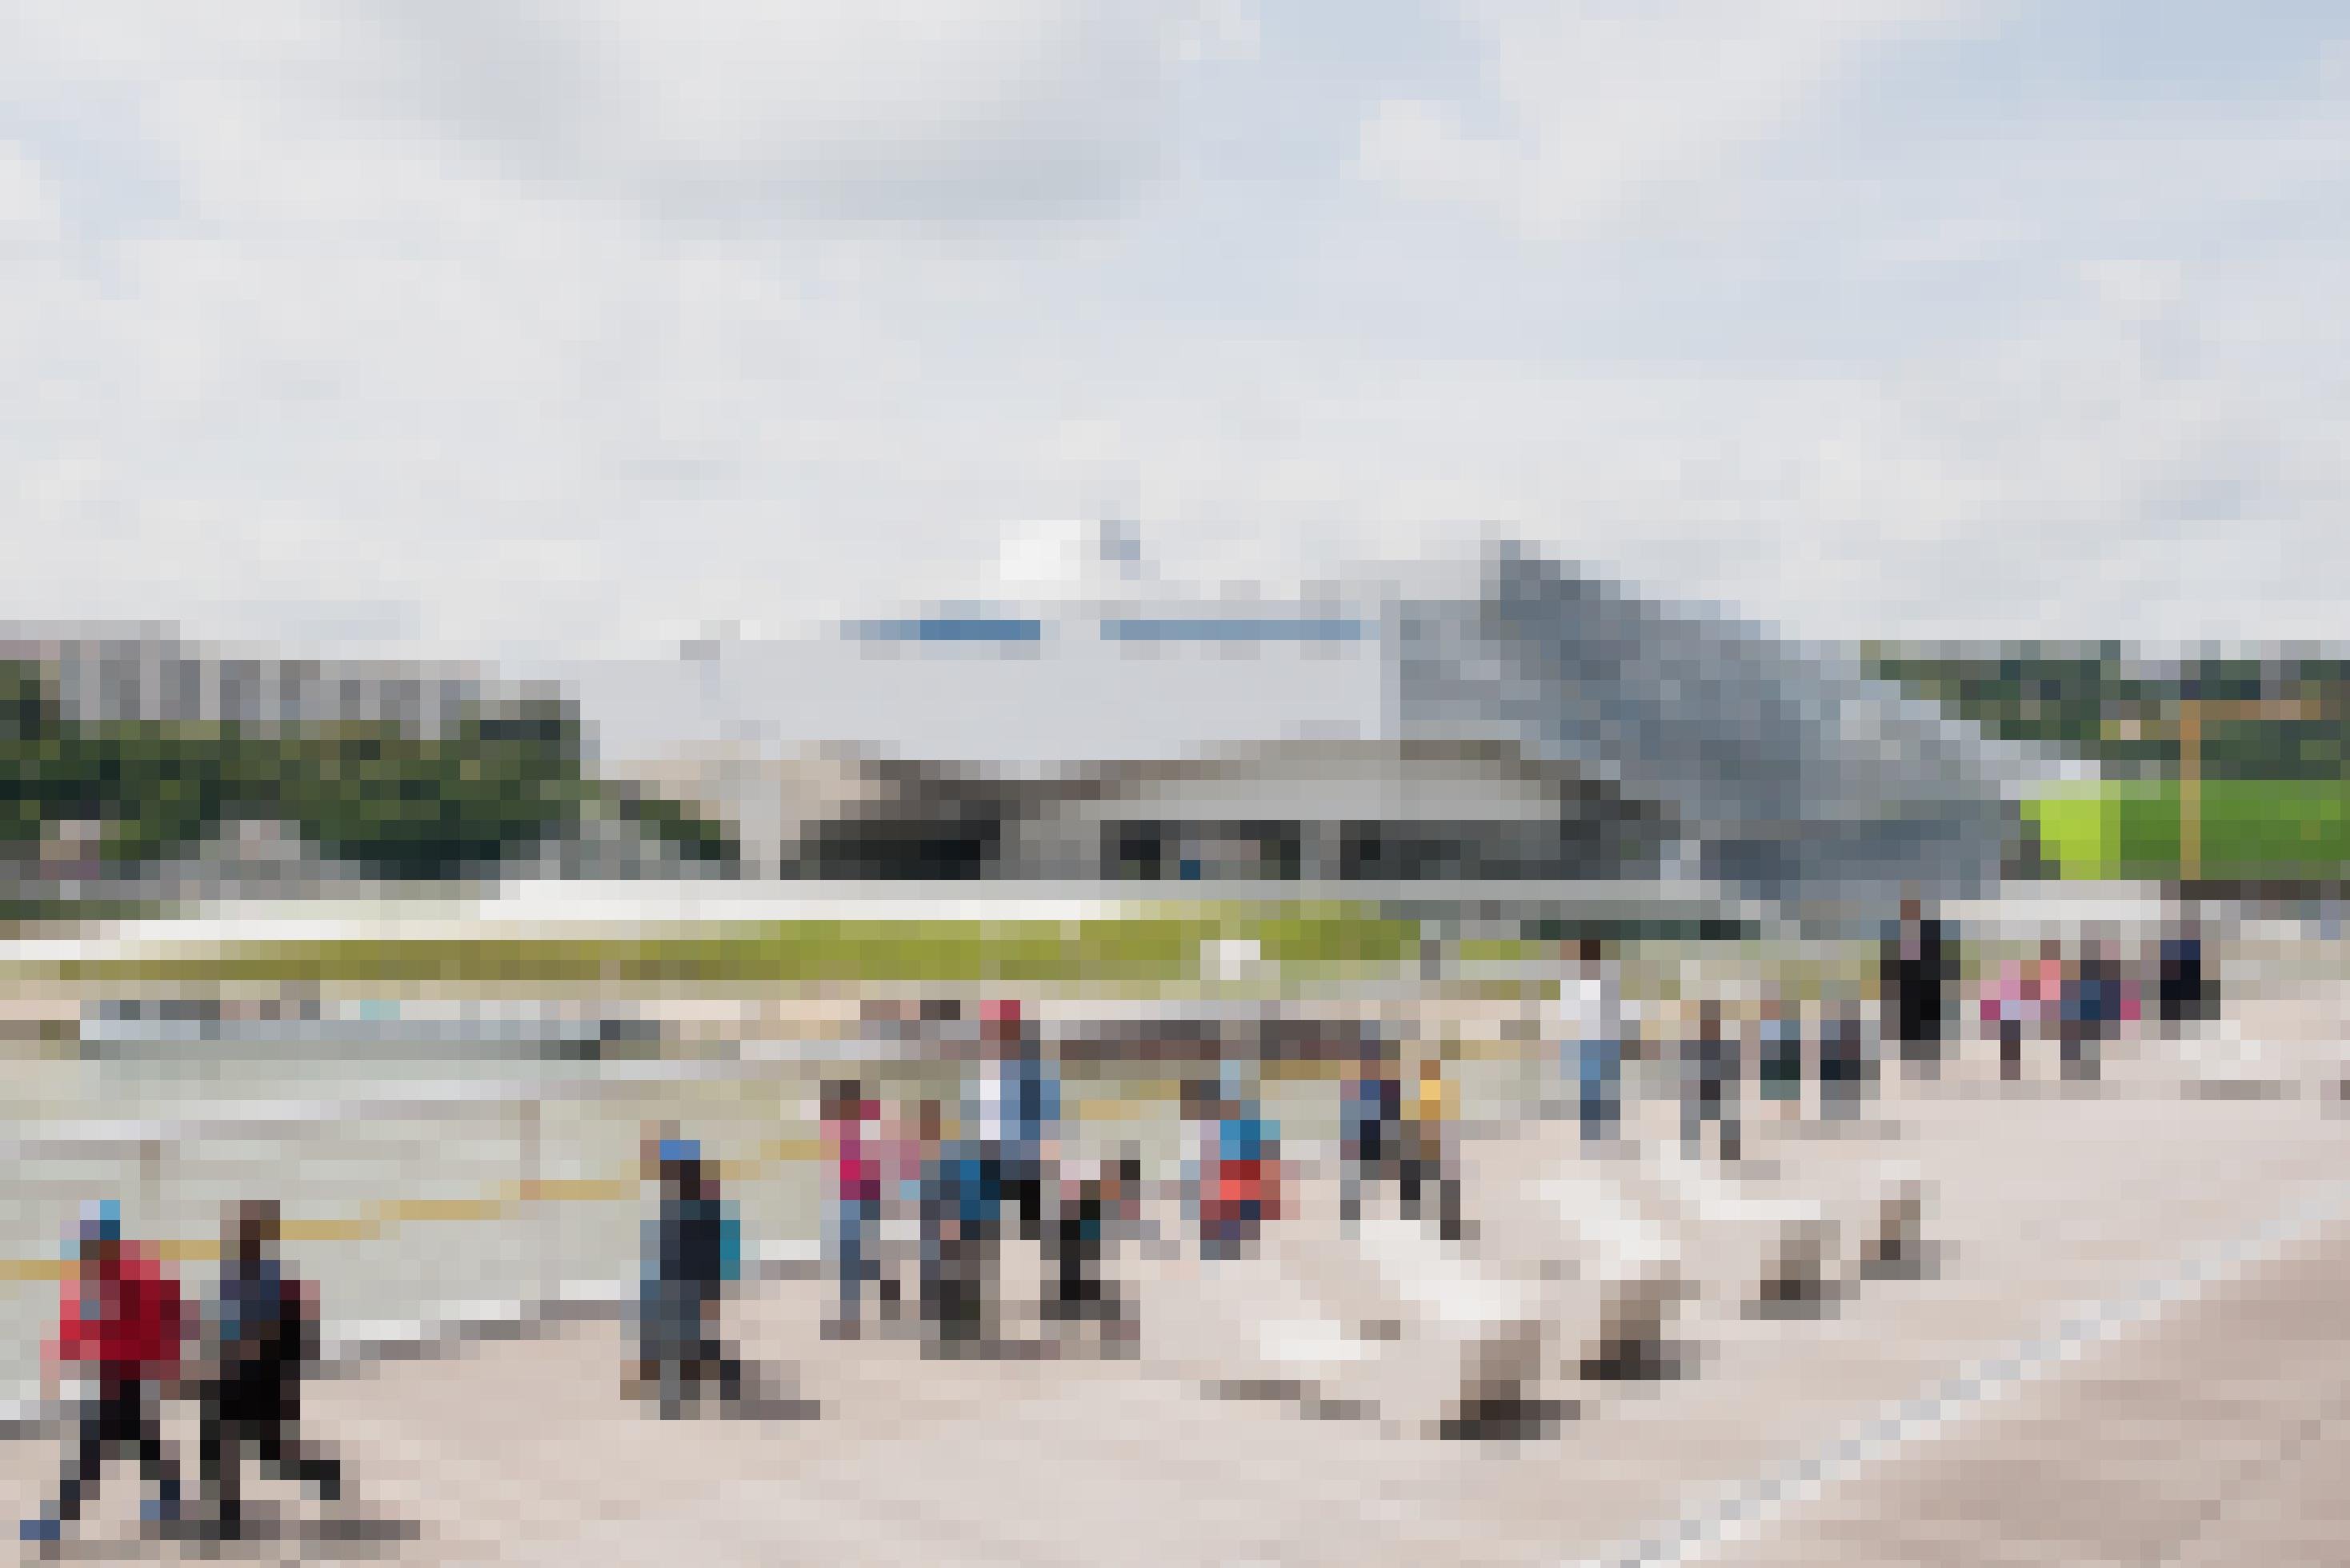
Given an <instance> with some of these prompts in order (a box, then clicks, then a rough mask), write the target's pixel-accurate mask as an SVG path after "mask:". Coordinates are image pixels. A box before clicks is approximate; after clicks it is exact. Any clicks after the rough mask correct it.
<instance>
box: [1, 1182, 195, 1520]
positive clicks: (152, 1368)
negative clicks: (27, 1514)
mask: <svg viewBox="0 0 2350 1568" xmlns="http://www.w3.org/2000/svg"><path fill="white" fill-rule="evenodd" d="M73 1246H74V1268H73V1270H72V1272H71V1273H70V1274H68V1277H67V1279H66V1282H65V1286H64V1289H63V1291H62V1292H61V1293H60V1297H59V1301H58V1306H57V1336H56V1338H55V1339H53V1340H51V1341H50V1342H49V1344H48V1345H47V1346H45V1347H44V1355H43V1358H42V1359H43V1367H42V1371H43V1383H44V1385H45V1392H47V1393H49V1394H50V1395H51V1396H52V1397H54V1395H55V1393H56V1391H57V1386H58V1384H59V1382H60V1380H61V1379H62V1377H63V1375H64V1374H65V1373H66V1372H67V1371H68V1369H73V1370H76V1371H79V1372H83V1373H85V1374H86V1376H85V1379H84V1381H86V1382H87V1383H88V1385H89V1387H88V1391H87V1392H86V1393H85V1394H84V1396H83V1397H82V1398H81V1401H80V1405H79V1407H78V1409H77V1410H76V1411H75V1413H74V1419H73V1436H72V1437H71V1438H69V1439H68V1448H67V1450H66V1463H65V1473H64V1476H63V1478H62V1479H61V1480H59V1482H58V1486H57V1501H55V1502H54V1503H53V1504H51V1505H50V1506H49V1507H48V1508H47V1510H46V1511H43V1512H41V1513H39V1514H36V1515H35V1516H34V1517H33V1518H30V1519H27V1520H26V1521H24V1523H23V1525H22V1526H21V1527H20V1530H19V1533H20V1534H21V1535H22V1537H23V1538H24V1539H25V1540H26V1541H31V1542H43V1543H47V1542H56V1541H57V1540H59V1539H60V1538H61V1537H62V1535H63V1533H64V1529H65V1526H67V1525H68V1524H71V1523H73V1522H74V1521H76V1520H78V1519H79V1518H80V1517H81V1510H82V1505H83V1503H84V1502H86V1501H88V1496H89V1493H90V1491H91V1490H93V1489H94V1488H95V1487H96V1486H97V1485H98V1481H99V1476H100V1475H101V1474H102V1473H103V1471H104V1469H105V1468H106V1461H107V1459H108V1456H109V1453H110V1452H111V1451H112V1450H114V1449H118V1448H122V1447H129V1448H131V1449H135V1450H136V1452H137V1454H138V1457H139V1466H140V1470H141V1471H142V1472H143V1473H144V1475H145V1476H146V1479H147V1480H148V1482H149V1483H150V1484H151V1485H152V1486H153V1487H154V1489H155V1495H154V1496H153V1497H152V1498H151V1499H149V1500H148V1501H147V1502H146V1503H145V1504H144V1505H143V1506H142V1507H141V1509H140V1516H141V1517H142V1518H143V1519H145V1520H147V1521H150V1522H152V1523H161V1524H173V1523H177V1522H178V1521H179V1518H180V1472H179V1467H178V1465H177V1463H176V1462H175V1461H174V1460H173V1459H172V1453H171V1451H170V1450H169V1449H166V1448H165V1447H164V1445H163V1436H162V1431H161V1425H160V1420H161V1405H162V1400H163V1398H164V1397H165V1395H166V1394H167V1393H169V1392H172V1391H174V1390H175V1386H176V1384H177V1382H178V1379H179V1374H180V1357H181V1353H182V1346H183V1345H184V1343H185V1340H186V1336H187V1331H188V1327H189V1324H188V1322H187V1319H186V1314H185V1309H184V1306H183V1303H182V1299H181V1295H180V1288H179V1286H178V1284H177V1283H176V1282H173V1281H172V1277H171V1276H170V1275H169V1274H167V1273H165V1272H163V1270H162V1268H161V1265H160V1264H158V1263H157V1262H155V1260H154V1259H153V1258H152V1257H151V1255H149V1254H148V1252H147V1251H145V1250H144V1249H143V1248H140V1247H136V1246H133V1245H131V1244H130V1243H129V1242H126V1241H124V1240H123V1239H122V1217H121V1211H120V1209H119V1208H118V1207H117V1206H116V1204H115V1203H114V1201H113V1200H112V1199H103V1200H100V1201H98V1202H94V1203H91V1204H89V1205H88V1206H86V1207H85V1208H84V1209H83V1210H82V1213H81V1219H80V1222H79V1224H78V1226H77V1227H76V1229H75V1231H74V1237H73Z"/></svg>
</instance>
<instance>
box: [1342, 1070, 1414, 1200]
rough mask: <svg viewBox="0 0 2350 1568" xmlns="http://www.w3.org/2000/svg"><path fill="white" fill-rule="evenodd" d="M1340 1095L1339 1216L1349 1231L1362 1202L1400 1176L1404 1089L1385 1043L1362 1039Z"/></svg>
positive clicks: (1392, 1183)
mask: <svg viewBox="0 0 2350 1568" xmlns="http://www.w3.org/2000/svg"><path fill="white" fill-rule="evenodd" d="M1341 1092H1342V1094H1343V1096H1344V1101H1343V1103H1342V1105H1341V1106H1340V1117H1341V1122H1340V1133H1339V1136H1340V1142H1339V1175H1338V1214H1339V1218H1340V1219H1341V1220H1344V1221H1345V1222H1346V1223H1347V1224H1349V1225H1351V1224H1354V1223H1355V1222H1356V1221H1357V1220H1358V1219H1359V1218H1360V1217H1361V1215H1362V1206H1363V1199H1365V1197H1366V1196H1367V1195H1368V1194H1370V1193H1372V1192H1374V1191H1376V1190H1377V1189H1378V1188H1381V1187H1385V1186H1391V1185H1394V1184H1395V1183H1396V1182H1397V1181H1398V1180H1399V1178H1400V1176H1401V1170H1400V1166H1401V1162H1402V1155H1401V1151H1400V1149H1399V1143H1400V1141H1401V1137H1402V1131H1403V1127H1402V1121H1403V1085H1402V1083H1401V1081H1400V1080H1399V1079H1398V1078H1397V1076H1396V1074H1395V1064H1394V1061H1393V1054H1392V1052H1391V1050H1390V1048H1389V1047H1388V1045H1387V1044H1386V1043H1385V1042H1384V1041H1382V1040H1381V1039H1379V1038H1378V1036H1376V1035H1372V1036H1368V1037H1367V1038H1365V1039H1364V1041H1363V1042H1362V1045H1361V1049H1360V1050H1359V1052H1358V1053H1357V1057H1356V1066H1355V1072H1354V1075H1352V1076H1351V1077H1350V1078H1348V1079H1347V1084H1346V1086H1345V1088H1344V1089H1343V1090H1342V1091H1341Z"/></svg>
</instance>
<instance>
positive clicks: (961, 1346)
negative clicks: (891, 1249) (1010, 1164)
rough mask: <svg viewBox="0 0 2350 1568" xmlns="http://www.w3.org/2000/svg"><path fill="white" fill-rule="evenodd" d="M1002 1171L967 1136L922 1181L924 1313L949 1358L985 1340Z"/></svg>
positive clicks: (993, 1157) (952, 1145)
mask: <svg viewBox="0 0 2350 1568" xmlns="http://www.w3.org/2000/svg"><path fill="white" fill-rule="evenodd" d="M923 1186H924V1189H925V1190H924V1194H923V1200H922V1220H923V1230H924V1232H925V1238H924V1244H923V1248H922V1295H923V1303H922V1314H923V1316H924V1317H926V1318H927V1319H929V1320H930V1322H931V1325H932V1326H933V1327H934V1328H935V1329H936V1331H937V1334H938V1343H939V1348H940V1349H941V1352H942V1353H944V1354H946V1355H960V1354H962V1353H964V1352H965V1351H968V1350H970V1349H972V1348H973V1347H975V1346H977V1345H981V1344H983V1343H984V1342H985V1340H986V1337H987V1331H988V1326H989V1324H988V1317H989V1304H990V1297H991V1296H992V1295H993V1285H994V1276H995V1260H996V1250H997V1244H998V1234H999V1231H1000V1227H1001V1221H1002V1216H1003V1182H1002V1179H1001V1162H1000V1160H999V1158H997V1156H996V1155H995V1154H994V1153H993V1151H992V1150H990V1149H989V1148H988V1147H986V1146H985V1145H984V1144H983V1143H981V1142H979V1141H977V1140H975V1139H971V1138H962V1139H957V1140H955V1141H954V1142H951V1143H949V1144H946V1145H944V1146H942V1147H941V1148H940V1150H939V1153H938V1156H937V1158H934V1159H933V1160H932V1161H931V1166H930V1170H929V1173H928V1176H927V1179H925V1181H924V1183H923Z"/></svg>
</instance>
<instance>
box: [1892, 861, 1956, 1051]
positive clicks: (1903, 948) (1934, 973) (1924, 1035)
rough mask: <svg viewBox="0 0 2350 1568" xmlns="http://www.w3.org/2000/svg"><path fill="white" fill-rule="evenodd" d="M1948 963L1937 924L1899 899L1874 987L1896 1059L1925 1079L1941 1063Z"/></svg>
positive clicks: (1914, 901)
mask: <svg viewBox="0 0 2350 1568" xmlns="http://www.w3.org/2000/svg"><path fill="white" fill-rule="evenodd" d="M1952 960H1953V955H1952V954H1951V953H1950V950H1949V946H1948V943H1947V941H1946V940H1945V935H1944V932H1943V929H1942V922H1941V921H1940V920H1939V919H1933V918H1931V917H1929V916H1927V915H1926V914H1924V913H1923V912H1922V910H1921V909H1920V906H1919V904H1918V900H1917V899H1915V898H1904V899H1903V900H1901V919H1900V920H1899V921H1898V923H1897V924H1896V925H1895V927H1894V929H1893V930H1892V931H1891V932H1890V933H1889V934H1888V935H1887V939H1886V943H1885V956H1884V961H1883V968H1882V972H1881V987H1880V989H1881V992H1882V994H1883V996H1884V999H1885V1002H1886V1012H1887V1014H1888V1015H1889V1019H1890V1022H1891V1023H1892V1024H1893V1028H1894V1031H1895V1037H1896V1038H1897V1039H1898V1040H1899V1041H1900V1044H1901V1059H1902V1061H1903V1062H1904V1063H1906V1064H1909V1065H1911V1066H1913V1067H1916V1068H1918V1069H1919V1070H1920V1071H1922V1072H1924V1073H1927V1074H1929V1075H1931V1074H1932V1073H1934V1072H1936V1071H1937V1070H1938V1069H1939V1067H1940V1065H1941V1061H1942V1021H1943V1015H1944V1013H1945V1011H1946V1007H1945V997H1946V993H1947V991H1948V987H1949V979H1950V966H1951V963H1952Z"/></svg>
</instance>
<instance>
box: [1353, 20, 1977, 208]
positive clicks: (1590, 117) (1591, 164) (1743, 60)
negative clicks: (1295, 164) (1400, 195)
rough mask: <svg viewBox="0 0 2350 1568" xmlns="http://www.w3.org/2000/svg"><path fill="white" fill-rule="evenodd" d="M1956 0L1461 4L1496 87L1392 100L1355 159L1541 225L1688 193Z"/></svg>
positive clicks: (1360, 166)
mask: <svg viewBox="0 0 2350 1568" xmlns="http://www.w3.org/2000/svg"><path fill="white" fill-rule="evenodd" d="M1952 9H1953V6H1952V5H1951V4H1950V0H1773V4H1770V5H1755V4H1752V0H1665V3H1659V4H1641V5H1633V4H1626V3H1606V4H1586V5H1559V4H1555V3H1553V0H1459V10H1460V12H1461V21H1462V24H1463V25H1464V26H1466V27H1467V28H1468V30H1469V31H1470V32H1471V34H1472V35H1473V36H1475V37H1476V39H1477V40H1478V42H1479V44H1480V45H1481V47H1482V50H1483V53H1484V55H1485V57H1486V60H1487V78H1486V80H1485V82H1484V84H1483V85H1484V87H1485V89H1486V97H1485V98H1484V99H1483V100H1482V101H1478V102H1475V103H1471V104H1464V105H1457V106H1456V105H1452V104H1446V103H1437V102H1429V101H1426V100H1415V99H1386V100H1383V101H1381V102H1379V103H1378V104H1377V105H1376V106H1374V108H1373V109H1371V111H1370V113H1369V115H1368V116H1367V119H1366V120H1365V122H1364V125H1363V128H1362V131H1361V135H1360V139H1359V145H1358V151H1357V170H1358V171H1360V172H1361V173H1362V174H1363V175H1364V176H1365V177H1367V178H1368V179H1370V180H1372V181H1374V182H1379V183H1382V184H1386V185H1388V186H1391V187H1393V188H1395V189H1397V190H1399V191H1400V192H1404V193H1407V194H1409V195H1412V196H1416V197H1419V198H1423V199H1432V200H1449V201H1456V202H1467V203H1469V204H1471V205H1472V206H1476V207H1482V208H1491V209H1498V210H1499V212H1500V213H1501V214H1502V215H1503V216H1505V217H1506V218H1508V219H1510V220H1511V221H1513V222H1516V223H1523V224H1525V225H1527V226H1529V227H1531V228H1534V229H1535V230H1538V231H1551V232H1555V231H1558V230H1561V229H1565V228H1567V227H1570V226H1573V225H1577V224H1583V223H1593V222H1604V221H1607V220H1611V219H1617V218H1620V217H1622V216H1624V215H1625V214H1626V213H1627V210H1629V209H1634V208H1638V207H1643V206H1648V207H1654V206H1671V205H1674V204H1678V203H1683V202H1687V201H1688V200H1689V198H1690V188H1691V186H1692V185H1694V184H1696V183H1698V182H1704V181H1711V180H1713V179H1716V178H1718V177H1719V176H1720V175H1721V174H1722V173H1723V172H1724V171H1725V170H1726V169H1728V168H1730V167H1731V166H1734V165H1735V164H1736V163H1737V162H1738V161H1740V159H1741V158H1742V155H1743V154H1744V153H1746V152H1748V151H1751V150H1752V147H1753V145H1754V144H1755V143H1757V142H1760V141H1763V140H1769V139H1771V138H1772V137H1773V136H1775V135H1777V134H1778V133H1780V132H1782V131H1783V130H1787V129H1788V128H1789V126H1790V125H1791V124H1793V123H1794V121H1795V120H1796V119H1798V118H1799V117H1801V116H1802V115H1803V114H1804V113H1805V112H1806V111H1807V110H1808V109H1810V108H1811V107H1813V105H1814V101H1815V100H1816V99H1818V98H1819V96H1820V95H1821V94H1822V93H1823V92H1824V91H1825V89H1826V88H1830V87H1831V86H1833V85H1834V84H1835V83H1836V82H1837V81H1838V80H1839V79H1840V78H1842V77H1843V76H1844V74H1845V73H1846V71H1847V70H1849V69H1850V68H1851V67H1853V66H1854V65H1855V64H1856V62H1857V61H1858V60H1859V59H1860V58H1862V57H1864V56H1865V54H1866V51H1867V50H1868V49H1870V48H1871V47H1876V46H1877V45H1879V44H1881V43H1883V42H1885V41H1886V40H1887V39H1890V38H1893V37H1897V36H1900V35H1902V34H1904V33H1908V32H1912V31H1915V30H1916V29H1918V28H1919V27H1920V26H1923V25H1924V24H1926V23H1929V22H1930V21H1933V20H1936V19H1938V18H1940V17H1942V16H1945V15H1947V14H1948V13H1950V11H1951V10H1952ZM1480 121H1482V122H1485V123H1478V122H1480Z"/></svg>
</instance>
